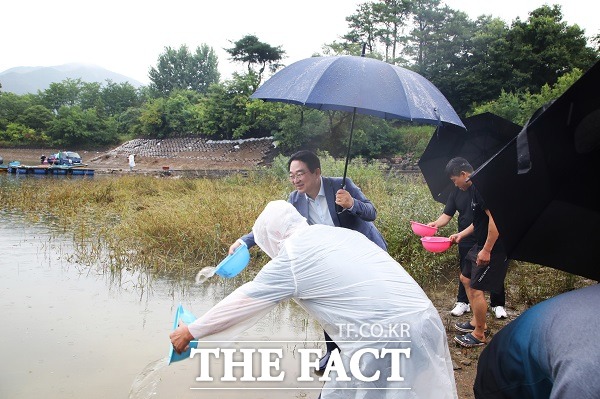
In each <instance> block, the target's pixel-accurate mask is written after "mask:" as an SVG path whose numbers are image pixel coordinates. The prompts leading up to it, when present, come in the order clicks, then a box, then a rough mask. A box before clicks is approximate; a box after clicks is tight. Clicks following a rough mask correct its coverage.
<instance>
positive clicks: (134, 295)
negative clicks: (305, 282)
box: [0, 211, 322, 399]
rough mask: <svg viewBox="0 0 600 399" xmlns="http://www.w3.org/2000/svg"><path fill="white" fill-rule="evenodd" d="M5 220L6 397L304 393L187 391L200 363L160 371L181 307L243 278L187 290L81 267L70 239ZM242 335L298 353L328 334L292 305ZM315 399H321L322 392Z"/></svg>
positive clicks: (204, 302) (206, 300)
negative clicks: (176, 314)
mask: <svg viewBox="0 0 600 399" xmlns="http://www.w3.org/2000/svg"><path fill="white" fill-rule="evenodd" d="M0 221H1V223H0V264H1V267H0V309H1V314H2V318H0V328H2V331H3V333H2V339H1V340H0V353H2V355H3V361H2V364H1V365H0V398H13V399H15V398H32V397H44V398H47V399H57V398H60V399H68V398H81V397H86V398H125V397H127V396H128V395H129V397H130V398H137V399H139V398H148V397H153V398H173V397H177V398H186V397H194V398H203V397H206V398H212V397H216V396H218V397H220V398H227V397H231V398H237V397H240V396H241V395H242V394H243V395H244V396H245V397H246V398H247V399H251V398H254V397H256V398H258V397H273V398H280V397H290V398H296V397H303V396H304V395H306V391H300V390H290V391H274V392H270V391H269V392H266V393H265V392H262V391H244V390H243V389H241V390H236V389H234V390H230V391H201V392H198V391H194V390H193V389H190V388H191V387H192V386H193V385H194V384H195V378H196V377H197V375H198V367H199V364H198V362H197V360H196V359H189V360H186V361H182V362H177V363H176V364H171V365H170V366H168V367H162V366H161V360H164V364H167V361H166V360H165V356H167V355H168V353H169V348H170V346H169V345H170V342H169V339H168V334H169V332H170V329H171V328H172V320H173V315H174V313H175V310H176V308H177V306H178V304H179V303H180V302H181V303H182V304H183V305H184V306H185V307H186V309H189V310H190V311H191V312H192V313H194V314H196V315H201V314H202V313H204V312H205V311H206V310H208V309H209V308H210V307H212V306H213V305H214V304H215V303H216V302H218V301H219V300H221V299H222V298H224V297H225V296H226V295H227V294H229V293H230V292H231V291H232V290H234V289H235V288H236V287H237V286H239V285H241V284H242V283H243V281H242V280H241V279H239V278H234V279H223V278H220V277H215V278H213V279H211V280H209V281H206V282H205V283H204V284H198V285H195V284H193V282H190V284H188V285H187V286H186V289H185V290H183V289H182V288H181V282H178V281H172V280H168V279H152V278H150V277H149V276H146V275H145V274H144V273H139V272H133V271H131V270H127V269H121V270H118V271H115V270H113V271H110V268H108V267H107V265H103V264H102V262H98V263H95V264H94V263H90V259H86V260H85V262H81V260H80V259H78V257H77V248H76V246H75V245H74V244H73V242H72V239H71V238H69V237H67V236H61V235H56V234H55V233H53V232H52V231H51V230H50V229H49V228H48V227H45V226H44V225H42V224H33V223H31V222H29V221H27V220H26V219H25V218H23V217H22V216H21V215H19V214H18V213H11V212H7V211H0ZM78 245H79V244H78ZM240 339H242V340H263V341H274V340H295V341H296V343H288V344H277V345H279V346H280V347H283V348H284V351H289V352H290V353H293V352H294V350H295V349H296V348H297V347H298V346H301V345H303V344H302V342H301V341H302V340H315V341H317V343H316V344H313V345H318V346H319V347H322V345H321V343H320V342H319V340H321V339H322V330H321V329H320V327H319V326H318V325H316V324H315V323H313V322H312V321H309V319H308V317H307V315H306V313H305V312H304V311H303V310H301V309H300V307H299V306H297V305H296V304H295V303H293V302H289V303H283V304H281V305H279V306H278V307H276V308H275V310H273V311H272V312H271V313H269V314H268V315H267V316H265V317H264V318H263V319H262V320H261V321H260V322H259V323H257V324H256V325H255V326H254V327H253V328H251V329H250V330H248V331H246V332H245V333H243V334H242V336H241V337H240ZM293 358H294V357H293V356H291V357H290V360H289V361H293ZM157 359H160V360H157ZM235 384H238V383H235ZM236 386H238V385H234V388H235V387H236ZM316 386H319V384H316ZM132 395H133V396H132ZM308 396H309V397H317V396H318V391H317V392H312V391H309V393H308Z"/></svg>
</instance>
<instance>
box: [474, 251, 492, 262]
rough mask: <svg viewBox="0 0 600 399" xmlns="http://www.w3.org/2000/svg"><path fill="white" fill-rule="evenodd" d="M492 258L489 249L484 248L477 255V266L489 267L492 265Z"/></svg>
mask: <svg viewBox="0 0 600 399" xmlns="http://www.w3.org/2000/svg"><path fill="white" fill-rule="evenodd" d="M490 257H491V254H490V251H488V250H487V249H484V248H482V249H481V251H479V252H478V253H477V260H476V263H477V266H480V267H482V266H487V265H489V264H490Z"/></svg>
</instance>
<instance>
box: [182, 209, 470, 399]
mask: <svg viewBox="0 0 600 399" xmlns="http://www.w3.org/2000/svg"><path fill="white" fill-rule="evenodd" d="M253 232H254V237H255V239H256V243H257V244H258V245H259V246H260V247H261V249H263V250H264V251H265V252H266V253H267V254H268V255H269V256H270V257H271V258H272V260H271V261H270V262H269V263H267V264H266V265H265V266H264V267H263V268H262V270H261V271H260V272H259V273H258V274H257V276H256V277H255V278H254V280H253V281H250V282H248V283H246V284H244V285H243V286H241V287H239V288H238V289H237V290H235V291H234V292H233V293H231V294H230V295H229V296H228V297H226V298H225V299H223V301H221V302H220V303H218V304H217V305H215V307H213V308H212V309H211V310H209V311H208V312H207V313H206V314H205V315H204V316H202V317H200V318H199V319H198V320H196V321H195V322H194V323H192V324H190V325H189V326H188V327H189V330H190V332H191V334H192V335H193V336H194V338H196V339H202V338H205V337H208V336H210V337H211V339H214V338H215V337H218V338H225V339H227V338H229V339H231V338H233V336H235V335H236V334H237V333H239V332H241V331H243V330H245V329H247V328H248V327H250V326H251V325H253V324H254V323H255V322H256V321H257V319H258V318H260V317H262V316H263V315H264V314H266V313H267V312H268V311H269V310H271V309H272V308H273V307H274V306H275V305H276V304H277V303H278V302H280V301H282V300H285V299H289V298H292V299H294V300H295V301H296V302H297V303H298V304H300V305H301V306H302V307H303V308H304V309H305V310H306V311H307V312H308V313H309V314H310V315H312V316H313V317H314V318H315V319H317V320H318V321H319V323H320V324H321V325H322V327H323V328H324V329H325V330H326V331H327V333H328V334H329V335H330V336H331V338H332V339H333V340H334V341H335V342H336V343H337V345H338V346H339V347H340V349H341V356H342V361H343V363H344V365H345V370H346V371H348V370H350V366H349V361H350V358H351V356H352V355H353V354H354V353H355V352H356V351H358V350H361V349H366V348H369V349H378V350H380V349H382V348H387V349H392V348H410V358H407V357H406V356H403V357H401V360H400V361H401V363H400V368H401V375H402V377H404V381H403V382H389V381H386V376H388V375H389V373H390V371H389V367H390V361H389V360H390V356H385V357H383V358H382V359H375V358H374V357H372V356H370V355H365V356H362V358H361V363H360V368H361V370H362V371H363V375H364V376H372V375H374V373H375V372H376V371H378V370H379V371H380V377H379V379H378V380H376V381H373V382H363V381H360V380H359V379H357V378H355V377H354V376H353V375H351V373H350V372H349V371H348V374H349V376H350V377H352V378H351V381H344V382H343V381H335V378H334V377H335V373H332V374H331V375H330V376H331V377H332V378H333V379H332V381H329V382H326V383H325V385H324V386H323V391H322V398H323V399H331V398H378V399H379V398H422V399H444V398H457V397H458V396H457V392H456V385H455V381H454V372H453V368H452V360H451V358H450V352H449V350H448V344H447V338H446V333H445V330H444V326H443V324H442V321H441V319H440V317H439V315H438V312H437V310H436V309H435V307H434V306H433V304H432V303H431V301H430V300H429V298H428V297H427V295H426V294H425V292H423V290H422V289H421V287H419V285H418V284H417V283H416V282H415V281H414V279H413V278H412V277H411V276H410V275H409V274H408V273H407V272H406V271H405V270H404V269H403V268H402V266H400V264H398V263H397V262H396V261H395V260H394V259H393V258H392V257H391V256H389V254H388V253H387V252H385V251H384V250H382V249H381V248H380V247H378V246H377V245H376V244H374V243H372V242H371V241H369V239H367V238H366V237H365V236H364V235H362V234H361V233H358V232H356V231H353V230H349V229H345V228H341V227H331V226H325V225H312V226H309V225H308V223H307V222H306V220H305V219H304V218H303V217H302V216H301V215H300V214H299V213H298V212H297V210H296V209H295V208H294V207H293V206H292V205H291V204H289V203H287V202H286V201H273V202H270V203H269V204H268V205H267V207H266V208H265V210H264V211H263V212H262V213H261V214H260V216H259V217H258V219H257V220H256V223H255V225H254V227H253ZM340 325H342V326H353V327H352V334H348V330H347V329H343V328H342V329H341V328H340ZM361 326H363V327H364V328H362V329H361V328H360V327H361ZM393 326H404V327H399V328H397V329H396V330H395V331H397V332H400V331H401V330H402V329H404V331H405V334H403V335H404V336H395V334H392V333H388V332H387V331H386V329H387V328H388V327H392V329H394V327H393ZM358 331H361V333H366V334H359V336H356V332H358ZM406 331H408V334H406ZM371 332H372V334H371ZM382 333H383V334H382ZM375 335H377V336H375ZM337 388H346V389H337ZM348 388H356V389H348ZM361 388H367V389H361ZM373 388H384V389H373Z"/></svg>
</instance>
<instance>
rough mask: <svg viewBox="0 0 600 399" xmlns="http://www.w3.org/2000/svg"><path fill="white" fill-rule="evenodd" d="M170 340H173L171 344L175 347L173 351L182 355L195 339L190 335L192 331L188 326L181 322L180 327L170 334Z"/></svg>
mask: <svg viewBox="0 0 600 399" xmlns="http://www.w3.org/2000/svg"><path fill="white" fill-rule="evenodd" d="M169 338H170V339H171V344H172V345H173V350H175V352H177V353H179V354H181V353H182V352H185V351H186V350H188V349H189V347H190V341H191V340H193V339H194V337H193V336H192V334H190V330H189V329H188V327H187V325H186V324H185V323H184V322H183V321H180V322H179V326H178V327H177V328H176V329H175V331H173V332H172V333H171V334H169Z"/></svg>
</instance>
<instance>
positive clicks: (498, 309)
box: [492, 306, 508, 319]
mask: <svg viewBox="0 0 600 399" xmlns="http://www.w3.org/2000/svg"><path fill="white" fill-rule="evenodd" d="M492 310H493V311H494V314H495V315H496V318H497V319H506V318H507V317H508V315H507V314H506V310H504V306H494V307H493V308H492Z"/></svg>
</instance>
